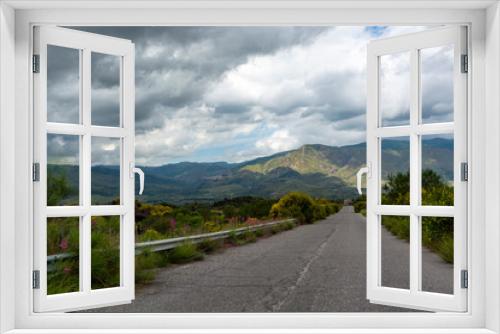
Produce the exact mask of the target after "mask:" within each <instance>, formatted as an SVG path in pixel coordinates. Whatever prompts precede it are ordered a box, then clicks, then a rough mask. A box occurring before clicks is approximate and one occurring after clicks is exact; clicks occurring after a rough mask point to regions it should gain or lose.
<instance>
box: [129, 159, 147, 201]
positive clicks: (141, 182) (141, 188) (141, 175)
mask: <svg viewBox="0 0 500 334" xmlns="http://www.w3.org/2000/svg"><path fill="white" fill-rule="evenodd" d="M135 174H139V195H142V192H143V191H144V172H143V171H142V169H140V168H138V167H135V164H134V163H133V162H131V163H130V178H133V177H134V175H135Z"/></svg>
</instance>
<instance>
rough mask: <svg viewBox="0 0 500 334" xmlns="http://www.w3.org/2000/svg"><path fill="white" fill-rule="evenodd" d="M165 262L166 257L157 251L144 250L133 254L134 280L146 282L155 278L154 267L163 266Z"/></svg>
mask: <svg viewBox="0 0 500 334" xmlns="http://www.w3.org/2000/svg"><path fill="white" fill-rule="evenodd" d="M166 264H167V261H166V257H165V256H164V255H162V254H160V253H158V252H151V251H150V250H149V249H146V250H144V251H143V252H142V253H141V254H139V255H136V256H135V282H136V283H148V282H151V281H152V280H154V278H155V276H156V275H155V271H154V269H155V268H158V267H164V266H165V265H166Z"/></svg>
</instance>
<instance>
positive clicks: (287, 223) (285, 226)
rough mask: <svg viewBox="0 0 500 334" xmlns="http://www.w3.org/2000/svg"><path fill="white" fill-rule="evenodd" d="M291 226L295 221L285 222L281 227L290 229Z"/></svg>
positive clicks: (293, 225)
mask: <svg viewBox="0 0 500 334" xmlns="http://www.w3.org/2000/svg"><path fill="white" fill-rule="evenodd" d="M293 228H295V223H294V222H286V223H285V224H283V229H284V230H285V231H288V230H291V229H293Z"/></svg>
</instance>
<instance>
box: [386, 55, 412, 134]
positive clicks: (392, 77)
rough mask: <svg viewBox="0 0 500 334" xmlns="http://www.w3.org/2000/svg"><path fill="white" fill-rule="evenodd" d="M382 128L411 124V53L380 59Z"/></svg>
mask: <svg viewBox="0 0 500 334" xmlns="http://www.w3.org/2000/svg"><path fill="white" fill-rule="evenodd" d="M379 99H380V102H379V103H380V105H379V108H380V120H381V126H396V125H408V124H410V53H409V52H403V53H398V54H391V55H384V56H381V57H380V97H379Z"/></svg>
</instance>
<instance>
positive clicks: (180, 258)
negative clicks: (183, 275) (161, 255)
mask: <svg viewBox="0 0 500 334" xmlns="http://www.w3.org/2000/svg"><path fill="white" fill-rule="evenodd" d="M202 259H203V253H201V252H199V251H198V249H197V247H196V245H195V244H193V243H191V242H186V243H183V244H182V245H180V246H177V247H175V248H174V249H172V250H171V251H170V253H169V255H168V260H169V261H170V262H172V263H187V262H192V261H199V260H202Z"/></svg>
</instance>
